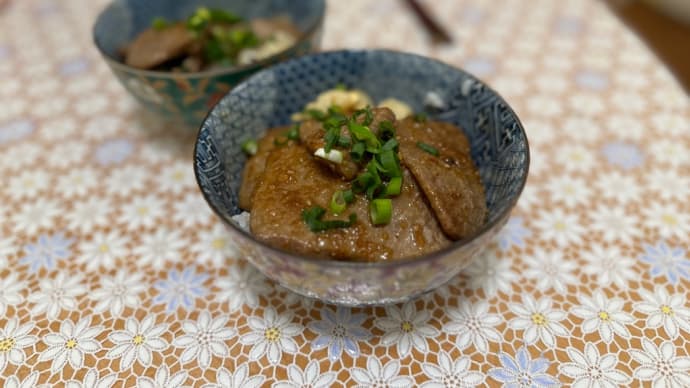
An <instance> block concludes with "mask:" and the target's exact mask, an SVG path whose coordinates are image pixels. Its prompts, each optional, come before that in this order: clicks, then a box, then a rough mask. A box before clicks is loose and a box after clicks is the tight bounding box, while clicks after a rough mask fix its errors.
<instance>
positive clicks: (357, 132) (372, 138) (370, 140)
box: [347, 121, 381, 150]
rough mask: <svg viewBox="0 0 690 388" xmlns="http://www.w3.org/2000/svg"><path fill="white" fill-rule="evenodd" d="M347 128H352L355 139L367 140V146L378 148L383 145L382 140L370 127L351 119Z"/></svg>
mask: <svg viewBox="0 0 690 388" xmlns="http://www.w3.org/2000/svg"><path fill="white" fill-rule="evenodd" d="M347 129H349V130H350V133H351V134H352V136H354V138H355V139H357V140H360V141H363V142H365V143H366V145H367V148H370V149H373V150H377V149H379V148H380V147H381V142H379V139H377V138H376V135H374V133H373V132H371V130H370V129H369V127H367V126H364V125H361V124H357V123H355V122H352V121H351V122H349V123H348V124H347Z"/></svg>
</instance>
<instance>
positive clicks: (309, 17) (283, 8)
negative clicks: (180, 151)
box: [93, 0, 325, 128]
mask: <svg viewBox="0 0 690 388" xmlns="http://www.w3.org/2000/svg"><path fill="white" fill-rule="evenodd" d="M201 6H206V7H209V8H221V9H225V10H227V11H231V12H233V13H235V14H238V15H240V16H242V17H244V18H246V19H252V18H256V17H271V16H276V15H287V16H289V17H290V19H291V21H292V22H293V23H294V24H295V25H296V26H297V27H298V28H299V29H300V30H301V31H302V32H303V35H302V38H301V39H300V40H299V41H298V42H297V43H296V44H295V45H294V46H292V47H291V48H289V49H288V50H285V51H283V52H281V53H279V54H276V55H274V56H272V57H270V58H267V59H265V60H263V61H260V62H257V63H254V64H251V65H247V66H238V67H228V68H222V69H215V70H208V71H201V72H196V73H171V72H163V71H148V70H141V69H135V68H133V67H130V66H127V65H125V64H124V63H123V62H122V60H121V58H120V56H119V52H120V50H121V49H122V47H124V46H126V45H127V44H128V43H129V42H130V41H132V40H133V39H134V37H136V36H137V35H138V34H139V33H140V32H141V31H143V30H145V29H147V28H148V27H150V26H151V22H152V20H154V19H155V18H156V17H163V18H165V19H167V20H184V19H186V18H187V17H188V16H189V15H191V14H192V13H194V11H195V10H196V9H197V8H199V7H201ZM324 11H325V4H324V1H323V0H309V1H290V0H185V1H180V0H115V1H113V2H112V3H110V5H108V6H107V7H106V8H105V9H104V10H103V11H102V12H101V14H100V15H99V16H98V19H97V20H96V23H95V25H94V27H93V39H94V42H95V44H96V47H97V48H98V49H99V51H100V52H101V54H102V56H103V58H105V61H106V62H107V64H108V66H110V69H111V70H112V71H113V73H115V75H116V76H117V78H118V79H119V80H120V82H121V83H122V85H123V86H124V87H125V89H127V90H128V91H129V92H130V93H131V94H132V95H133V96H134V97H135V98H136V99H137V100H138V101H139V102H140V103H141V104H142V105H143V106H144V107H146V108H147V109H149V110H151V111H154V112H157V113H160V114H162V117H164V118H166V119H170V120H172V121H178V122H181V123H183V124H187V125H188V126H193V127H194V128H197V127H198V126H199V123H200V122H201V120H202V119H203V118H204V116H205V115H206V113H208V110H209V109H210V108H211V107H212V106H213V105H214V104H215V103H216V102H217V101H218V100H219V99H220V97H222V96H224V95H225V94H226V93H227V92H228V90H230V89H231V88H232V87H233V86H235V85H237V83H239V82H240V81H241V80H242V79H244V78H246V77H247V76H249V75H251V74H253V73H255V72H257V71H258V70H261V69H263V68H265V67H266V66H269V65H271V64H274V63H276V62H279V61H281V60H284V59H287V58H291V57H295V56H298V55H302V54H305V53H308V52H311V51H316V50H317V49H318V48H319V43H320V39H321V26H322V24H323V16H324Z"/></svg>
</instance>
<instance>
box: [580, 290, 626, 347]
mask: <svg viewBox="0 0 690 388" xmlns="http://www.w3.org/2000/svg"><path fill="white" fill-rule="evenodd" d="M578 300H579V302H580V305H579V306H574V307H572V308H571V310H570V311H571V312H572V313H573V314H574V315H576V316H578V317H580V318H582V319H583V322H582V331H583V332H584V333H592V332H594V331H598V332H599V336H601V339H602V340H604V342H605V343H607V344H610V343H611V342H612V341H613V335H614V334H616V335H618V336H620V337H623V338H626V339H627V338H630V331H628V328H627V327H626V326H625V325H627V324H631V323H633V322H634V321H635V319H634V318H633V317H632V315H630V314H628V313H626V312H624V311H623V303H624V301H623V300H622V299H620V298H613V299H606V296H605V295H604V293H603V292H601V290H596V291H595V292H594V295H592V297H591V298H590V297H588V296H586V295H578Z"/></svg>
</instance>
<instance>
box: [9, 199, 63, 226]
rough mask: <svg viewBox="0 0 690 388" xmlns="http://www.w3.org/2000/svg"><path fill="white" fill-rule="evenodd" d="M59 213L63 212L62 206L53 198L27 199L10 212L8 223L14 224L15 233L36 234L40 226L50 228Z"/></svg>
mask: <svg viewBox="0 0 690 388" xmlns="http://www.w3.org/2000/svg"><path fill="white" fill-rule="evenodd" d="M60 213H63V211H62V208H61V207H60V205H58V203H57V202H56V201H54V200H50V199H41V200H40V201H27V202H26V203H24V204H23V205H21V207H20V208H19V210H17V212H16V213H14V214H12V222H11V223H10V224H14V231H15V233H21V232H24V233H26V234H36V232H37V231H38V230H39V229H41V228H45V229H52V228H53V227H54V226H55V217H56V216H57V215H58V214H60Z"/></svg>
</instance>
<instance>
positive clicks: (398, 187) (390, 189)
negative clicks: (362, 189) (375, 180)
mask: <svg viewBox="0 0 690 388" xmlns="http://www.w3.org/2000/svg"><path fill="white" fill-rule="evenodd" d="M401 191H402V177H400V176H396V177H393V178H391V180H390V181H389V182H388V184H387V185H386V190H385V191H384V194H385V196H386V197H395V196H397V195H400V192H401Z"/></svg>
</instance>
